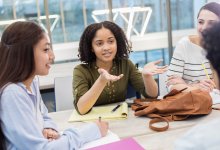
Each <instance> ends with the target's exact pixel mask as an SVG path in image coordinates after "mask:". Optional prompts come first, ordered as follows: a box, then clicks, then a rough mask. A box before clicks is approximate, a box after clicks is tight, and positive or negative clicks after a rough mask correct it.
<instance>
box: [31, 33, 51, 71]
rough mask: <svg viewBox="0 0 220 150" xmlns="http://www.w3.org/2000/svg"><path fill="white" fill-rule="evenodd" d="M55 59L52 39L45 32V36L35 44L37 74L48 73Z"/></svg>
mask: <svg viewBox="0 0 220 150" xmlns="http://www.w3.org/2000/svg"><path fill="white" fill-rule="evenodd" d="M53 59H54V53H53V51H52V49H51V45H50V39H49V37H48V35H47V34H45V33H44V35H43V38H42V39H41V40H40V41H39V42H38V43H37V44H36V45H35V46H34V61H35V75H47V74H48V73H49V69H50V65H51V63H52V62H53Z"/></svg>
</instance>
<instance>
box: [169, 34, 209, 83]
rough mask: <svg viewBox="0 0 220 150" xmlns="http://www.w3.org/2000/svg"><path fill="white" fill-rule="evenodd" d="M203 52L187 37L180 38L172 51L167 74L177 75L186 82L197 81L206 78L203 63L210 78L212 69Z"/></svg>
mask: <svg viewBox="0 0 220 150" xmlns="http://www.w3.org/2000/svg"><path fill="white" fill-rule="evenodd" d="M205 54H206V53H205V50H204V49H203V48H202V47H200V46H198V45H196V44H194V43H192V42H191V41H190V39H189V37H184V38H182V39H181V40H180V41H179V42H178V44H177V46H176V48H175V51H174V53H173V57H172V59H171V62H170V66H169V70H168V72H167V76H168V77H169V76H171V75H178V76H180V77H182V78H183V79H184V80H185V82H186V83H188V84H190V83H194V82H198V81H200V80H203V79H207V76H206V72H205V70H204V68H203V66H202V64H203V65H204V66H205V68H206V71H207V73H208V75H209V76H210V78H211V79H212V78H213V77H212V70H211V68H210V64H209V61H208V60H207V59H206V55H205Z"/></svg>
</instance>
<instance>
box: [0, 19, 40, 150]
mask: <svg viewBox="0 0 220 150" xmlns="http://www.w3.org/2000/svg"><path fill="white" fill-rule="evenodd" d="M43 33H44V30H43V29H42V28H41V27H40V26H39V25H38V24H36V23H34V22H27V21H24V22H15V23H12V24H11V25H9V26H8V27H7V28H6V29H5V30H4V32H3V34H2V37H1V42H0V68H1V71H0V91H1V89H2V88H3V87H4V85H6V84H7V83H17V82H22V81H24V80H26V79H27V78H28V77H30V75H31V74H32V73H33V71H34V69H35V63H34V46H35V45H36V44H37V43H38V42H39V41H40V40H41V39H42V37H43ZM0 99H1V97H0ZM0 125H1V124H0ZM0 149H2V150H4V149H6V146H5V137H4V134H3V132H2V128H1V127H0Z"/></svg>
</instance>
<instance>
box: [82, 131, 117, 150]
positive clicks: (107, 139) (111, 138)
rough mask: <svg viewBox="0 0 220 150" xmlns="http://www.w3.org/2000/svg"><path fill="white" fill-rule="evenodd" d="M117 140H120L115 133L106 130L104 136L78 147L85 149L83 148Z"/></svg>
mask: <svg viewBox="0 0 220 150" xmlns="http://www.w3.org/2000/svg"><path fill="white" fill-rule="evenodd" d="M119 140H120V138H119V137H118V135H116V134H115V133H113V132H112V131H110V130H108V133H107V135H106V136H105V137H102V138H100V139H98V140H95V141H92V142H89V143H86V144H85V145H83V147H81V148H80V150H85V149H88V148H92V147H96V146H99V145H103V144H108V143H112V142H115V141H119Z"/></svg>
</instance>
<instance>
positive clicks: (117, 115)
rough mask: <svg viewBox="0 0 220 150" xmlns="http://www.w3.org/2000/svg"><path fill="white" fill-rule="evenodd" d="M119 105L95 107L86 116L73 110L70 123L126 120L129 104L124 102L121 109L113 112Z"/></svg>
mask: <svg viewBox="0 0 220 150" xmlns="http://www.w3.org/2000/svg"><path fill="white" fill-rule="evenodd" d="M117 105H118V104H114V105H108V106H96V107H93V108H92V110H91V111H90V112H89V113H87V114H85V115H79V114H78V113H77V111H76V110H73V112H72V114H71V116H70V118H69V120H68V122H74V121H91V120H98V119H99V117H101V118H102V119H105V120H114V119H126V118H127V114H128V104H127V103H126V102H123V103H121V104H120V107H118V108H117V109H116V110H115V111H114V112H112V110H113V109H114V108H115V107H116V106H117Z"/></svg>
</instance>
